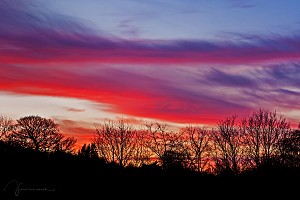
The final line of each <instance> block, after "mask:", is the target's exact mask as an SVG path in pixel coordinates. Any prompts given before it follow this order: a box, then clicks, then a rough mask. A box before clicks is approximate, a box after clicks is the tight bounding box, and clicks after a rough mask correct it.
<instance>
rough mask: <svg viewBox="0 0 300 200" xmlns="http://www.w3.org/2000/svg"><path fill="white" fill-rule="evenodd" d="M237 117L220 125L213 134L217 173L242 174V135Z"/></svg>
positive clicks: (227, 119) (229, 118)
mask: <svg viewBox="0 0 300 200" xmlns="http://www.w3.org/2000/svg"><path fill="white" fill-rule="evenodd" d="M235 121H236V116H232V117H228V118H226V119H225V120H223V121H220V122H219V123H218V130H217V131H216V132H215V133H214V134H213V140H214V153H215V157H214V160H215V163H216V169H215V170H216V172H218V173H224V172H226V173H230V174H238V173H239V172H240V167H241V161H242V155H241V135H240V131H239V130H238V128H237V127H236V125H235Z"/></svg>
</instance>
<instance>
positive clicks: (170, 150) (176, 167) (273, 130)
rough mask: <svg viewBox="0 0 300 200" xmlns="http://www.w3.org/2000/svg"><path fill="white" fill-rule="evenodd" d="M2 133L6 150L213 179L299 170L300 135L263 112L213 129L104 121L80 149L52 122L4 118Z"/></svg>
mask: <svg viewBox="0 0 300 200" xmlns="http://www.w3.org/2000/svg"><path fill="white" fill-rule="evenodd" d="M0 134H1V135H0V136H1V137H0V139H1V143H2V144H3V145H4V144H5V145H9V146H11V147H14V148H21V149H24V150H25V149H27V150H28V149H30V150H33V151H36V152H44V153H47V154H54V153H56V154H57V153H65V154H70V155H72V156H76V157H78V158H81V159H82V158H85V159H91V160H101V162H103V163H106V164H111V165H115V166H119V167H121V168H131V169H132V168H143V169H144V168H145V167H148V169H150V167H149V166H151V167H152V168H159V169H160V170H162V171H168V172H176V173H177V172H183V171H184V172H192V173H195V172H196V173H201V174H212V175H240V174H243V173H244V174H246V173H252V172H257V171H262V170H265V173H268V172H270V171H272V170H283V171H284V172H285V173H289V172H291V171H299V169H300V130H299V129H291V127H290V124H289V122H288V121H287V120H286V118H285V117H284V116H282V115H278V114H277V113H276V111H270V110H263V109H260V110H258V111H254V112H253V113H252V114H251V115H249V116H247V117H244V118H242V119H240V120H237V116H231V117H228V118H226V119H224V120H221V121H219V123H218V124H217V126H216V127H214V128H206V127H201V126H193V125H187V126H186V127H185V128H182V129H181V130H179V131H172V130H170V127H169V126H168V124H162V123H158V122H154V123H146V124H145V125H144V126H143V127H139V128H136V127H134V126H133V125H132V124H130V123H127V122H126V121H125V120H123V119H121V120H118V121H113V120H111V121H105V122H103V123H102V124H98V125H96V126H95V135H94V137H93V139H92V141H91V143H89V144H84V145H83V146H82V147H81V148H80V149H79V150H75V149H74V145H75V144H76V139H75V138H74V137H65V136H64V135H63V134H61V133H60V131H59V128H58V125H57V124H56V123H55V122H54V121H53V120H51V119H45V118H42V117H40V116H26V117H22V118H20V119H18V120H16V121H13V120H12V119H10V118H8V117H5V116H2V117H0ZM266 169H268V170H266Z"/></svg>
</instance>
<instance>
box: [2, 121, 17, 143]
mask: <svg viewBox="0 0 300 200" xmlns="http://www.w3.org/2000/svg"><path fill="white" fill-rule="evenodd" d="M13 129H14V123H13V120H12V119H11V118H9V117H7V116H4V115H1V116H0V140H1V141H4V140H6V139H7V137H8V134H9V133H11V132H12V130H13Z"/></svg>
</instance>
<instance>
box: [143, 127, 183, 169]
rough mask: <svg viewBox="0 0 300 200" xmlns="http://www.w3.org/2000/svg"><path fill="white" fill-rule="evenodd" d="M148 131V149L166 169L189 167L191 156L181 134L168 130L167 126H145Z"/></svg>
mask: <svg viewBox="0 0 300 200" xmlns="http://www.w3.org/2000/svg"><path fill="white" fill-rule="evenodd" d="M145 126H146V131H147V137H148V139H147V147H148V148H149V149H151V151H152V152H153V154H154V155H155V156H156V158H157V159H158V161H160V164H161V165H162V166H163V167H164V168H169V167H172V166H178V165H180V166H182V167H187V166H186V164H187V162H186V160H187V157H188V156H189V153H188V151H187V149H186V148H185V146H184V139H183V137H182V135H181V134H179V133H177V132H173V131H169V130H168V125H167V124H161V123H158V122H156V123H148V124H145Z"/></svg>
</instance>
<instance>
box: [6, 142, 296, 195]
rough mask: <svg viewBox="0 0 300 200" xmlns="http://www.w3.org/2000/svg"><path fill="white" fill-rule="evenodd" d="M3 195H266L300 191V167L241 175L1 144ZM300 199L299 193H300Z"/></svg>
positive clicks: (293, 193)
mask: <svg viewBox="0 0 300 200" xmlns="http://www.w3.org/2000/svg"><path fill="white" fill-rule="evenodd" d="M0 146H1V148H0V149H1V150H0V160H1V164H0V169H1V179H0V180H1V183H0V184H1V185H0V189H1V197H3V198H1V199H33V198H35V197H37V199H57V198H59V199H71V198H78V197H83V198H84V199H85V198H93V199H114V198H136V199H144V198H155V199H158V198H159V199H161V198H166V199H170V198H180V197H182V198H184V199H187V198H189V197H198V198H197V199H204V197H205V198H207V197H210V198H213V199H214V198H217V197H218V198H224V199H225V198H226V199H227V198H228V197H231V198H239V199H241V198H245V197H247V198H248V197H253V198H258V197H262V196H261V195H264V196H265V197H266V198H270V197H272V196H275V197H278V196H279V195H283V196H284V197H286V198H288V197H289V196H292V195H295V194H296V195H299V194H298V190H299V180H300V170H299V169H297V168H283V167H282V168H279V167H278V168H275V167H273V168H271V167H268V168H261V169H256V170H255V171H245V172H243V173H242V174H240V175H230V174H226V173H224V174H222V175H212V174H201V173H197V172H194V171H190V170H185V169H176V168H174V169H169V170H163V169H162V168H160V167H159V166H157V165H155V164H152V165H145V166H142V167H138V168H137V167H126V168H124V167H120V166H119V165H116V164H107V163H105V162H104V161H103V160H101V159H99V158H87V157H82V156H78V155H74V154H68V153H63V152H56V153H52V154H51V153H45V152H44V153H42V152H36V151H34V150H29V149H23V148H18V147H16V146H11V145H8V144H6V143H3V142H1V143H0ZM298 197H299V196H298Z"/></svg>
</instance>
